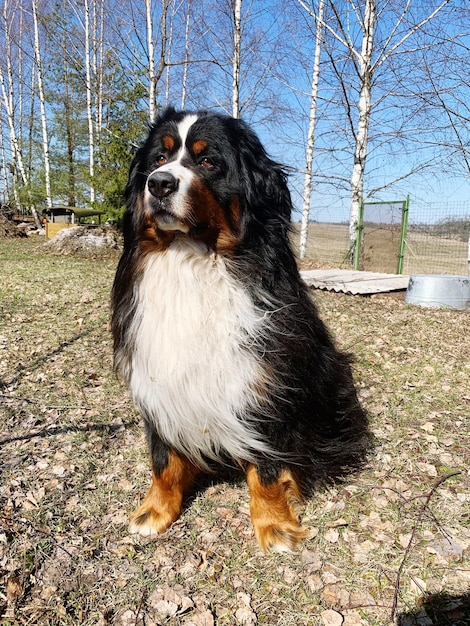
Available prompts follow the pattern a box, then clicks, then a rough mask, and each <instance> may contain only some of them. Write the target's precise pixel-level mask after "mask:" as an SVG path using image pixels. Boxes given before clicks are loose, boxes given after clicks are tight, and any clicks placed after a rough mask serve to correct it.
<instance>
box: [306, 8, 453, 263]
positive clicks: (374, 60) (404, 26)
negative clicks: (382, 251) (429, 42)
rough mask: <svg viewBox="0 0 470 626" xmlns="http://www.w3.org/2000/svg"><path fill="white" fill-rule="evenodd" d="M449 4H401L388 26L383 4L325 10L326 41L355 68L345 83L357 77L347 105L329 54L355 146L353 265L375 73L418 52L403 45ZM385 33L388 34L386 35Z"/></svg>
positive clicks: (339, 73)
mask: <svg viewBox="0 0 470 626" xmlns="http://www.w3.org/2000/svg"><path fill="white" fill-rule="evenodd" d="M299 2H301V4H303V6H304V7H305V8H306V9H307V10H309V7H308V5H306V4H305V3H304V2H303V1H302V0H299ZM449 2H450V0H443V1H441V2H438V3H437V4H436V6H435V8H432V7H431V8H429V7H413V5H412V3H411V0H404V1H403V2H402V4H401V5H399V6H398V7H397V12H396V14H394V13H389V14H388V15H387V22H386V21H385V18H384V14H385V10H386V9H387V8H389V6H388V2H387V0H365V1H364V4H363V5H358V4H357V3H356V2H355V1H354V0H347V2H345V6H343V5H341V9H342V10H341V11H340V10H339V8H338V6H339V5H338V4H337V3H336V2H333V1H332V0H329V3H328V4H329V8H330V12H331V14H332V16H333V18H334V21H332V22H331V23H329V22H328V21H326V20H324V21H323V26H324V29H325V31H326V32H327V33H328V34H329V36H330V40H332V41H335V42H336V43H337V44H339V46H340V47H341V48H342V49H343V52H345V53H346V54H347V56H348V57H349V59H350V61H351V63H352V65H353V67H354V75H352V74H351V75H349V76H348V79H350V80H353V79H354V76H356V77H357V82H358V99H357V102H356V103H355V104H354V103H351V101H350V99H349V95H348V93H347V92H348V88H347V85H346V82H342V81H345V79H344V75H342V74H343V73H342V71H341V70H340V69H339V68H338V67H337V66H335V63H336V60H335V55H334V52H330V60H331V62H332V65H333V69H334V72H335V74H336V76H337V77H338V80H339V81H340V82H342V86H341V87H342V91H343V94H344V97H345V100H346V102H347V103H348V108H349V111H348V117H349V121H350V123H351V124H350V125H351V132H352V136H353V142H354V150H353V164H352V170H351V177H350V190H351V204H350V217H349V245H350V258H351V262H352V261H353V258H354V251H355V244H356V236H357V224H358V218H359V207H360V203H361V201H362V199H363V195H364V176H365V171H366V161H367V157H368V152H369V150H368V143H369V131H370V126H371V120H372V117H373V109H374V101H373V99H372V95H373V89H374V84H375V83H374V79H375V77H376V75H377V74H378V72H379V70H380V69H382V68H383V66H384V65H386V64H387V62H388V61H389V60H390V59H391V57H392V56H394V55H398V54H401V55H403V57H404V58H405V56H406V53H408V54H412V53H414V52H416V48H414V49H413V48H412V49H411V50H406V48H405V43H406V42H407V41H408V40H409V39H410V38H412V37H413V36H414V35H416V33H418V32H419V31H421V30H422V29H423V28H424V27H425V26H426V25H427V24H428V23H429V22H430V21H431V20H433V19H434V18H435V17H436V16H437V14H438V13H439V12H440V11H441V10H442V9H443V8H444V7H445V6H446V5H447V4H448V3H449ZM413 8H414V9H415V11H414V13H413V11H412V9H413ZM362 9H363V10H362ZM417 11H418V12H417ZM423 13H424V15H423ZM415 15H416V16H417V15H420V17H414V16H415ZM352 17H354V19H355V24H356V25H358V27H359V29H360V33H361V36H360V47H359V46H356V43H355V41H356V40H355V38H354V37H353V36H352V30H353V28H354V26H352V25H351V24H352ZM379 25H380V26H381V39H380V41H377V40H376V33H377V29H378V26H379ZM387 30H388V32H386V31H387ZM386 97H387V95H386V94H384V93H382V94H381V97H380V99H378V100H377V101H376V102H375V105H376V104H377V102H381V101H383V99H384V98H386ZM352 108H354V109H355V112H356V116H355V117H356V122H355V125H354V124H353V123H352V122H353V118H352V116H351V114H352Z"/></svg>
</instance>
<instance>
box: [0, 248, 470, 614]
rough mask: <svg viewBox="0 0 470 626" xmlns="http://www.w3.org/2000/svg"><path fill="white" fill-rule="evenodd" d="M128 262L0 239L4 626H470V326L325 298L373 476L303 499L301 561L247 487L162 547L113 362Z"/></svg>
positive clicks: (223, 482) (215, 494) (184, 519)
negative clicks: (144, 511)
mask: <svg viewBox="0 0 470 626" xmlns="http://www.w3.org/2000/svg"><path fill="white" fill-rule="evenodd" d="M322 246H325V248H326V249H328V244H327V240H326V238H325V240H324V241H323V242H322ZM323 258H324V257H323V256H319V258H318V261H320V260H322V259H323ZM116 262H117V255H116V253H110V255H108V256H102V257H101V258H99V259H93V258H85V257H82V256H67V257H64V256H55V255H53V254H51V253H50V252H48V253H46V251H45V250H44V248H43V245H42V243H41V242H40V240H38V239H35V240H34V241H33V240H31V239H27V240H23V239H21V240H9V239H3V240H1V241H0V265H1V272H0V379H1V385H0V414H1V415H0V473H1V479H0V623H1V624H2V626H13V625H19V626H27V625H31V624H39V625H41V626H42V625H44V626H46V625H50V626H55V625H64V626H69V625H70V626H72V625H73V626H76V625H77V624H80V625H84V626H92V625H94V626H105V625H113V626H137V625H139V626H153V625H170V626H175V625H185V626H234V625H238V624H247V625H254V624H258V625H265V626H306V625H312V626H317V625H318V626H333V625H337V626H340V625H341V624H343V625H344V626H360V625H362V626H368V625H370V626H386V625H389V624H394V623H398V624H400V625H401V626H409V625H412V624H420V625H421V626H423V625H429V624H438V625H441V624H442V625H445V624H458V625H461V624H470V617H469V615H470V608H469V606H470V598H469V596H468V592H469V589H470V555H469V548H470V470H469V467H470V435H469V431H468V420H469V416H470V387H469V378H470V359H469V354H470V315H469V314H468V313H467V312H457V311H448V310H435V309H422V308H418V307H411V306H409V305H406V304H405V303H404V302H403V301H400V300H396V299H394V298H389V297H375V298H362V297H351V296H346V295H342V294H334V293H329V292H328V293H324V292H314V293H313V294H312V295H313V297H314V298H315V300H316V302H317V304H318V307H319V309H320V312H321V314H322V316H323V317H324V319H325V320H326V321H327V323H328V325H329V326H330V328H331V329H332V332H333V334H334V335H335V337H336V339H337V342H338V343H339V344H340V345H341V346H342V347H344V348H346V349H349V350H351V351H353V352H354V353H355V355H356V363H355V376H356V380H357V384H358V388H359V391H360V397H361V400H362V402H363V403H364V405H365V407H366V408H367V409H368V411H369V413H370V419H371V426H372V431H373V433H374V437H375V441H374V449H373V451H372V452H371V455H370V458H369V461H368V463H367V466H366V467H365V468H364V470H363V471H361V472H360V473H359V474H357V475H355V476H351V477H350V478H349V479H348V480H347V481H346V482H344V483H342V484H338V485H336V486H335V487H333V488H330V489H327V490H324V491H320V492H318V493H317V494H316V495H315V496H314V497H313V498H312V499H311V500H310V501H309V503H308V504H307V505H306V506H305V507H304V509H303V510H302V512H301V516H302V520H303V523H304V524H305V525H306V526H308V527H309V528H310V529H311V538H309V539H308V540H307V541H306V542H305V544H304V546H303V547H302V549H301V550H299V552H298V553H295V554H268V555H266V554H263V553H262V552H261V551H260V550H259V548H258V546H257V544H256V542H255V539H254V536H253V532H252V528H251V525H250V520H249V512H248V506H249V502H248V490H247V488H246V486H245V484H244V481H243V479H242V477H238V476H235V477H230V479H227V478H223V479H222V478H220V479H219V478H218V477H213V478H211V479H210V480H207V481H206V482H201V483H200V484H199V485H198V486H197V489H196V490H195V491H194V492H193V494H192V496H191V498H190V499H189V501H188V502H187V505H186V507H185V510H184V512H183V515H182V516H181V518H180V519H179V520H178V521H177V522H176V523H175V524H174V525H173V526H172V527H171V528H170V529H169V530H168V531H167V532H165V533H164V534H163V535H161V536H160V537H158V538H156V539H145V538H139V537H135V536H131V535H129V534H128V532H127V519H128V514H129V512H131V511H132V510H133V509H134V508H135V507H136V505H137V504H138V502H139V500H140V499H141V498H142V497H143V496H144V495H145V493H146V491H147V488H148V481H149V477H150V473H149V468H148V459H147V450H146V444H145V440H144V434H143V429H142V426H141V423H140V419H139V416H138V415H137V414H136V412H135V411H134V409H133V408H132V406H131V404H130V402H129V400H128V397H127V395H126V392H125V390H124V389H123V387H122V386H121V385H120V384H119V383H118V382H117V381H116V380H115V377H114V375H113V372H112V368H111V364H112V354H111V351H112V350H111V348H112V345H111V338H110V333H109V291H110V287H111V283H112V280H113V274H114V270H115V266H116ZM310 262H311V263H316V262H317V259H316V257H314V258H312V259H311V260H310Z"/></svg>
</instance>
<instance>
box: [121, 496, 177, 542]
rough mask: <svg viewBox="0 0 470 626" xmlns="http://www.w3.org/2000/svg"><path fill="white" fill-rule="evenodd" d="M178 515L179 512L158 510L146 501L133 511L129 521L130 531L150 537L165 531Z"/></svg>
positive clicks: (133, 533)
mask: <svg viewBox="0 0 470 626" xmlns="http://www.w3.org/2000/svg"><path fill="white" fill-rule="evenodd" d="M177 517H178V513H177V512H176V513H173V514H171V513H170V512H169V511H157V510H156V509H155V508H154V507H152V506H149V505H148V504H145V502H144V503H143V504H142V505H141V506H140V507H139V508H138V509H137V510H135V511H134V513H132V515H131V517H130V521H129V532H130V533H131V534H132V535H142V536H143V537H150V536H152V535H159V534H160V533H162V532H164V531H165V530H166V529H167V528H168V527H169V526H171V524H172V523H173V522H174V521H175V519H176V518H177Z"/></svg>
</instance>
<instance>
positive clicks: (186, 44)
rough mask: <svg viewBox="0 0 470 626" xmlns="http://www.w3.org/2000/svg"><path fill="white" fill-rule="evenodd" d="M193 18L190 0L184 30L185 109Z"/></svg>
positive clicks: (183, 96)
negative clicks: (190, 27) (190, 33)
mask: <svg viewBox="0 0 470 626" xmlns="http://www.w3.org/2000/svg"><path fill="white" fill-rule="evenodd" d="M190 20H191V0H188V8H187V13H186V27H185V31H184V66H183V85H182V88H181V108H182V109H184V105H185V104H186V87H187V84H188V63H189V32H190V30H189V26H190Z"/></svg>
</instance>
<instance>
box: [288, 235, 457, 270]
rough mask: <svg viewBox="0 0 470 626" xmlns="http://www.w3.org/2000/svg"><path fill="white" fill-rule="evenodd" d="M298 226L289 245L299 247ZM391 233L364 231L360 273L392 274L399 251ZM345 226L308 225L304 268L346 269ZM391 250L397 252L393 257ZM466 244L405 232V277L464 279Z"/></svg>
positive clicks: (347, 262)
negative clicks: (438, 275)
mask: <svg viewBox="0 0 470 626" xmlns="http://www.w3.org/2000/svg"><path fill="white" fill-rule="evenodd" d="M298 233H299V225H298V224H294V226H293V235H292V241H293V244H294V246H295V247H296V246H297V245H298V239H299V235H298ZM394 234H395V233H394V231H383V230H380V229H372V228H369V229H368V228H366V229H365V233H364V236H365V239H364V241H365V245H364V253H363V254H364V256H363V259H362V267H361V269H366V270H370V271H376V272H388V273H392V274H393V273H395V272H396V268H397V257H396V254H398V250H399V243H398V234H397V235H396V236H394ZM348 243H349V242H348V226H347V225H346V224H321V223H311V224H309V231H308V243H307V255H306V264H307V265H309V264H310V265H311V266H314V265H315V266H317V267H345V268H347V267H349V257H348ZM394 250H396V251H397V252H396V253H395V252H394ZM467 257H468V244H467V242H466V241H461V240H458V239H455V238H446V237H436V236H432V235H430V234H425V233H421V232H416V231H413V229H411V228H410V229H409V230H408V234H407V238H406V246H405V261H404V267H403V273H404V274H457V275H464V276H465V275H467V274H468V272H469V269H468V261H467Z"/></svg>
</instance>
